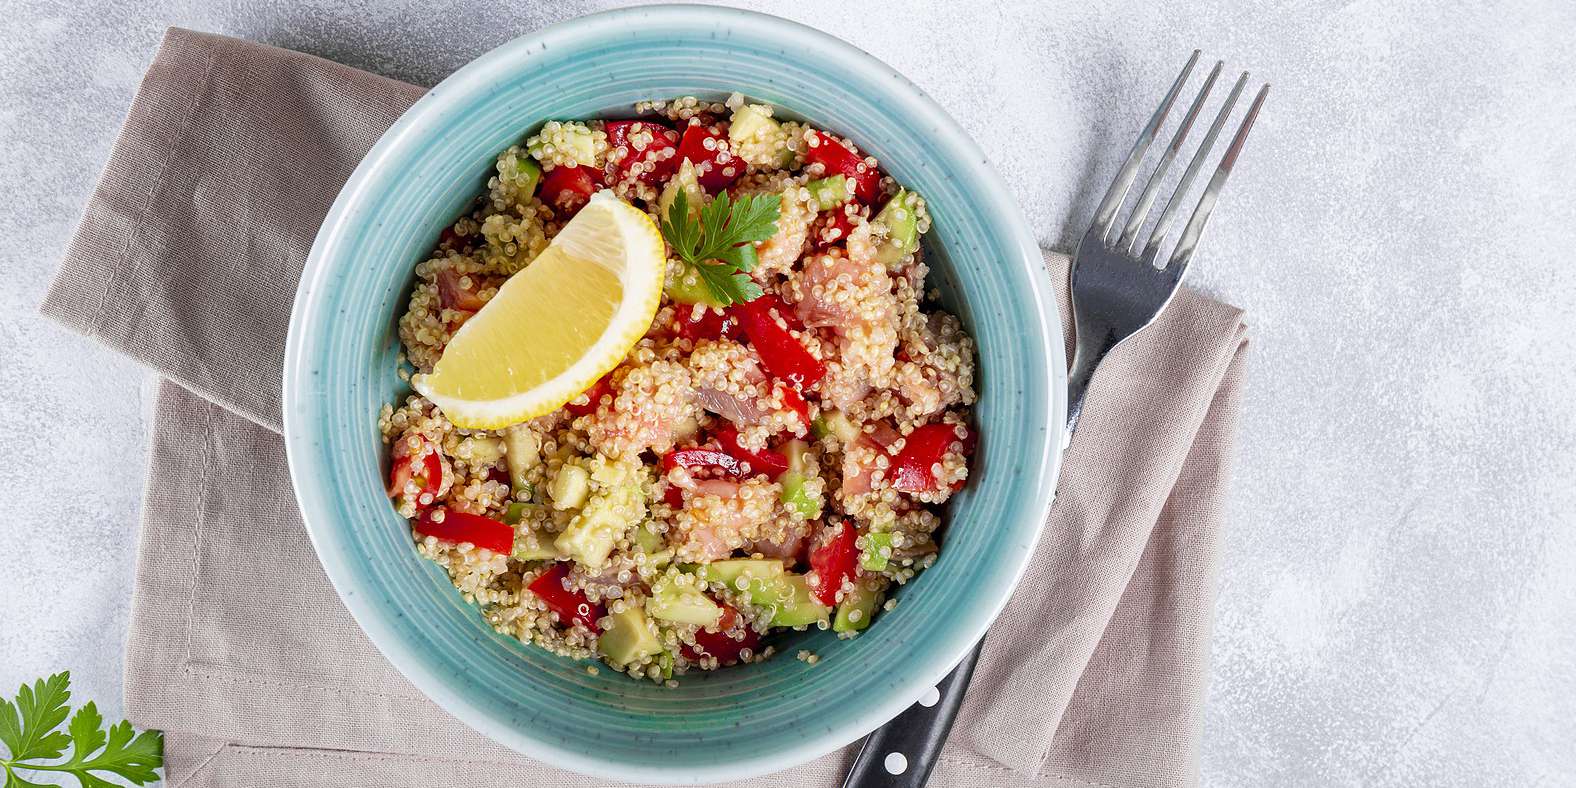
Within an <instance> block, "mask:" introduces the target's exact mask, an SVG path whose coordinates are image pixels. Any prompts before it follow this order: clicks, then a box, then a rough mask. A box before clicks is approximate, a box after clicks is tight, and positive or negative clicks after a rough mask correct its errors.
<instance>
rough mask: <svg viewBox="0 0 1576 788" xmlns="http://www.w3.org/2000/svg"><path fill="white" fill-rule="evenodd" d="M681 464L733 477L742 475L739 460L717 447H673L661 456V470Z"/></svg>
mask: <svg viewBox="0 0 1576 788" xmlns="http://www.w3.org/2000/svg"><path fill="white" fill-rule="evenodd" d="M680 466H683V467H685V468H689V469H691V470H694V469H697V468H700V469H713V470H717V471H721V472H722V473H724V474H726V475H728V476H731V477H733V478H735V479H737V478H739V477H741V476H743V475H744V472H743V471H742V470H740V468H739V460H738V458H737V457H734V456H733V455H732V454H729V453H727V452H725V451H718V450H717V449H699V448H695V449H675V450H673V451H670V452H668V453H667V454H666V455H663V457H662V472H663V473H667V472H668V471H671V470H673V469H674V468H677V467H680Z"/></svg>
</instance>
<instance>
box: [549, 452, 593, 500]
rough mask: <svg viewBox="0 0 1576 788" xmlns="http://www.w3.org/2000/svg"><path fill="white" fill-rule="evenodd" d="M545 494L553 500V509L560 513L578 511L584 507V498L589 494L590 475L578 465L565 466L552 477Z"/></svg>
mask: <svg viewBox="0 0 1576 788" xmlns="http://www.w3.org/2000/svg"><path fill="white" fill-rule="evenodd" d="M547 494H548V495H549V496H551V497H552V499H553V508H554V509H557V510H558V511H560V512H562V511H567V510H569V509H578V508H580V507H581V506H583V505H585V502H586V496H588V495H590V494H591V474H590V473H588V472H587V471H586V469H585V468H582V467H580V466H579V465H569V464H565V465H563V466H561V467H560V468H559V469H558V474H557V475H556V476H554V477H553V483H552V484H551V485H549V486H548V488H547Z"/></svg>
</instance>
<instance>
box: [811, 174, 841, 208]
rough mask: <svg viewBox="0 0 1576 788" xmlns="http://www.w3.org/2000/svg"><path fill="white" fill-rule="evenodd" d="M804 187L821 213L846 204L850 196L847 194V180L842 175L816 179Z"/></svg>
mask: <svg viewBox="0 0 1576 788" xmlns="http://www.w3.org/2000/svg"><path fill="white" fill-rule="evenodd" d="M804 187H805V188H806V189H809V190H810V197H811V198H813V199H814V200H815V202H816V204H817V205H819V206H820V208H821V210H823V211H824V210H826V209H828V208H836V207H837V206H839V205H842V204H843V203H845V202H848V199H849V197H851V196H852V195H850V194H849V193H848V178H846V177H844V176H842V175H833V176H830V177H827V178H816V179H815V180H813V181H810V182H809V183H806V184H805V185H804Z"/></svg>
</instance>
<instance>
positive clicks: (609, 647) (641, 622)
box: [596, 605, 662, 665]
mask: <svg viewBox="0 0 1576 788" xmlns="http://www.w3.org/2000/svg"><path fill="white" fill-rule="evenodd" d="M610 618H611V619H612V620H613V621H612V624H610V625H609V626H608V628H607V629H606V630H605V631H604V632H603V633H602V636H601V637H600V638H597V641H596V649H597V651H600V652H602V656H604V657H607V658H608V660H609V661H611V662H614V663H616V664H619V665H628V664H630V663H631V662H637V661H639V660H642V659H645V658H646V657H649V656H651V655H653V654H657V653H660V652H661V651H662V640H661V639H660V638H658V637H657V633H656V630H655V628H653V627H652V626H651V619H649V618H646V611H645V610H644V609H643V608H642V607H641V606H639V605H630V606H628V607H625V608H624V611H623V612H621V613H614V614H612V615H611V616H610Z"/></svg>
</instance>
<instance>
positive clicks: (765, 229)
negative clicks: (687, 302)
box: [662, 189, 782, 304]
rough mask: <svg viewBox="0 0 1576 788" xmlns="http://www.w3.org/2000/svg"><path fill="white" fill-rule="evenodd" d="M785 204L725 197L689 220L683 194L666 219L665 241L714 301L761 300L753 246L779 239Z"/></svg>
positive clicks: (772, 198) (769, 197)
mask: <svg viewBox="0 0 1576 788" xmlns="http://www.w3.org/2000/svg"><path fill="white" fill-rule="evenodd" d="M781 210H782V203H781V198H779V197H778V196H777V195H775V194H751V195H746V196H744V197H740V198H739V199H738V200H734V199H732V198H730V197H729V196H728V193H727V192H726V191H724V192H722V193H720V194H718V195H717V197H716V199H714V200H712V201H711V202H709V203H707V204H706V205H704V206H702V207H701V209H700V212H699V215H698V216H691V215H690V208H689V196H688V195H686V194H685V192H684V190H683V189H680V190H679V191H678V194H677V195H675V196H674V198H673V205H672V206H671V207H670V208H668V213H667V215H666V216H664V217H662V237H664V238H666V239H667V240H668V245H669V246H671V247H673V253H674V254H676V255H678V257H679V259H680V260H683V261H684V263H685V264H687V265H689V266H690V267H692V268H694V269H695V271H696V273H697V274H699V275H700V279H701V281H702V282H704V283H705V284H706V289H707V290H709V291H710V292H711V294H712V296H713V297H714V298H716V299H717V301H718V302H719V303H722V304H736V303H742V302H745V301H751V300H754V299H756V298H759V297H760V295H761V288H760V286H759V285H757V284H755V282H754V281H752V280H751V279H750V277H749V273H750V271H753V270H755V246H754V244H755V242H757V241H764V240H766V239H768V238H770V237H772V236H773V235H775V234H776V233H777V216H778V213H779V212H780V211H781Z"/></svg>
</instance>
